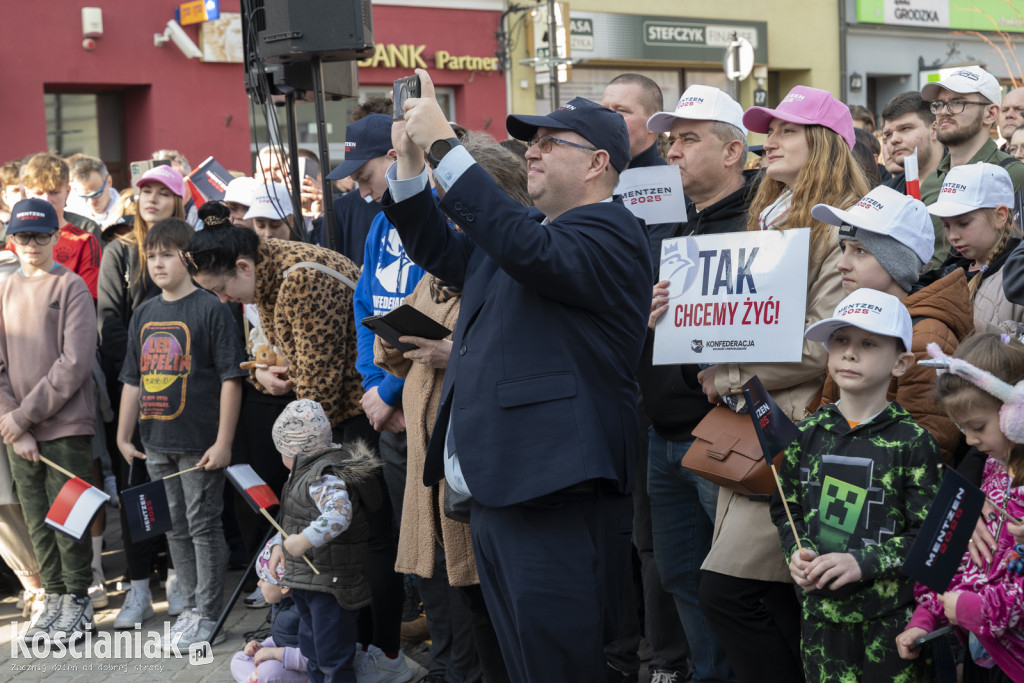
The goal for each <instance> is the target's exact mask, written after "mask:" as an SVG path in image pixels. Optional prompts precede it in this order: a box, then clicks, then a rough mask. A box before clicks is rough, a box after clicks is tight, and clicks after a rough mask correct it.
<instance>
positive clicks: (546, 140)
mask: <svg viewBox="0 0 1024 683" xmlns="http://www.w3.org/2000/svg"><path fill="white" fill-rule="evenodd" d="M556 143H557V144H559V145H565V146H566V147H576V148H577V149H585V150H587V151H588V152H596V151H597V147H587V146H586V145H580V144H577V143H575V142H569V141H568V140H563V139H561V138H556V137H554V136H552V135H543V136H541V137H538V138H534V139H532V140H530V142H529V146H530V147H533V146H534V145H537V148H538V149H539V150H540V153H541V154H547V153H548V152H550V151H551V149H552V148H553V147H554V146H555V144H556Z"/></svg>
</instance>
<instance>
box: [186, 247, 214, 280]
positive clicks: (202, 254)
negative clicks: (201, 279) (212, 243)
mask: <svg viewBox="0 0 1024 683" xmlns="http://www.w3.org/2000/svg"><path fill="white" fill-rule="evenodd" d="M216 251H217V250H216V249H202V250H200V251H184V250H183V251H179V252H178V257H179V258H181V262H182V263H184V264H185V270H187V271H188V274H189V275H195V274H197V273H199V272H200V271H201V270H202V269H203V268H209V267H210V266H211V265H213V256H214V254H215V252H216Z"/></svg>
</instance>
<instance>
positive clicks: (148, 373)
mask: <svg viewBox="0 0 1024 683" xmlns="http://www.w3.org/2000/svg"><path fill="white" fill-rule="evenodd" d="M244 360H245V357H244V352H243V349H242V343H241V339H240V337H239V332H238V325H237V323H235V321H234V319H233V318H232V317H231V311H230V310H229V309H228V307H227V306H226V305H225V304H222V303H221V302H220V301H218V300H217V297H216V296H214V295H213V294H211V293H210V292H207V291H205V290H202V289H197V290H196V291H194V292H192V293H191V294H189V295H187V296H185V297H182V298H181V299H178V300H176V301H166V300H165V299H164V298H163V296H159V297H155V298H153V299H150V300H149V301H146V302H145V303H143V304H142V305H141V306H139V307H138V308H137V309H136V310H135V313H134V314H133V315H132V320H131V324H130V326H129V328H128V350H127V353H126V354H125V359H124V365H123V367H122V370H121V377H120V379H121V381H122V382H124V383H125V384H130V385H133V386H138V387H139V388H140V392H139V424H140V430H141V434H142V444H143V446H144V447H145V448H146V450H156V451H166V452H172V453H195V452H199V453H202V452H204V451H206V449H208V448H209V447H210V446H212V445H213V443H214V442H215V441H216V440H217V427H218V419H219V414H220V385H221V382H223V381H224V380H227V379H231V378H232V377H243V376H246V375H248V372H246V371H245V370H242V369H241V368H239V367H238V364H239V363H241V362H243V361H244Z"/></svg>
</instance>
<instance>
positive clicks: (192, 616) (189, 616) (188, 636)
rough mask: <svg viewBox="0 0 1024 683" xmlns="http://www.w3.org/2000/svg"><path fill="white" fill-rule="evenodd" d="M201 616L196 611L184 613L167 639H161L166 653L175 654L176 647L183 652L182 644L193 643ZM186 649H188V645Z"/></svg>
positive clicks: (191, 610) (190, 610) (169, 632)
mask: <svg viewBox="0 0 1024 683" xmlns="http://www.w3.org/2000/svg"><path fill="white" fill-rule="evenodd" d="M201 616H202V615H200V614H199V612H198V611H196V610H195V609H189V610H185V611H184V612H182V613H181V614H180V615H179V616H178V618H177V619H176V620H175V621H174V624H173V625H172V626H171V630H170V631H168V632H167V637H166V638H161V639H160V640H161V646H162V647H163V650H164V652H173V650H174V648H175V647H177V648H178V649H179V650H181V649H182V644H184V643H188V642H191V641H192V638H193V636H194V634H195V631H196V627H197V626H198V625H199V620H200V618H201ZM185 649H186V650H187V649H188V645H187V644H186V645H185Z"/></svg>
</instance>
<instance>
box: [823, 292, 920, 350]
mask: <svg viewBox="0 0 1024 683" xmlns="http://www.w3.org/2000/svg"><path fill="white" fill-rule="evenodd" d="M848 325H852V326H854V327H857V328H860V329H862V330H864V331H866V332H872V333H874V334H881V335H885V336H886V337H896V338H897V339H899V340H902V342H903V347H904V348H905V349H906V350H908V351H909V350H910V349H911V343H912V342H913V338H914V323H913V321H912V320H911V319H910V312H909V311H907V307H906V306H904V305H903V302H902V301H900V300H899V299H897V298H896V297H894V296H893V295H892V294H886V293H885V292H879V291H878V290H877V289H868V288H866V287H861V288H860V289H858V290H857V291H855V292H854V293H853V294H850V295H849V296H847V297H846V298H845V299H843V300H842V301H840V302H839V305H838V306H836V310H835V312H834V313H832V317H831V318H827V319H825V320H820V321H818V322H816V323H814V324H813V325H811V326H810V327H808V328H807V331H806V332H804V338H805V339H807V340H808V341H816V342H821V343H822V345H823V346H824V347H825V349H826V350H827V349H828V340H829V339H831V338H832V333H833V332H835V331H836V330H838V329H839V328H841V327H847V326H848Z"/></svg>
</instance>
